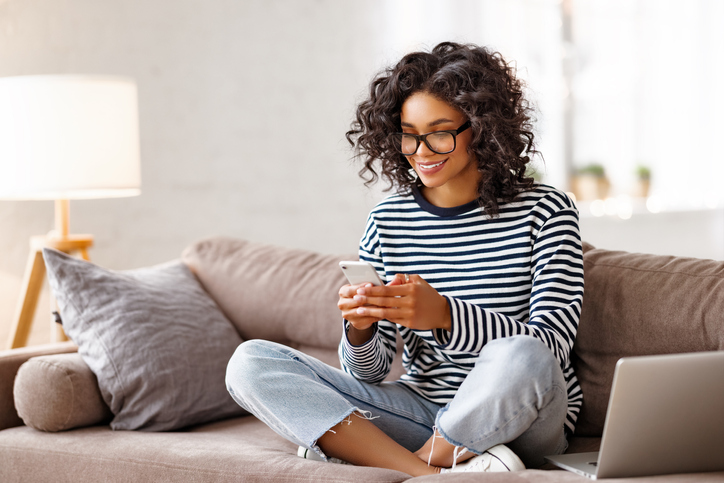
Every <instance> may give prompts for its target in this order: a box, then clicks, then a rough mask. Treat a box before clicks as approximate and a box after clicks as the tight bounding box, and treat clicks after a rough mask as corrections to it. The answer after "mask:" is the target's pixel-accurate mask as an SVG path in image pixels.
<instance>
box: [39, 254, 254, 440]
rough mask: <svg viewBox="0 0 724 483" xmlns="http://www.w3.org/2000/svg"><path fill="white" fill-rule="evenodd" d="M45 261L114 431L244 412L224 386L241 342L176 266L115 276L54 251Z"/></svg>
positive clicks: (67, 328)
mask: <svg viewBox="0 0 724 483" xmlns="http://www.w3.org/2000/svg"><path fill="white" fill-rule="evenodd" d="M43 257H44V258H45V264H46V267H47V270H48V280H49V282H50V286H51V289H52V290H53V293H54V294H55V297H56V298H57V300H58V305H59V307H60V314H61V318H62V321H63V329H64V330H65V332H66V334H67V335H68V337H69V338H70V339H71V340H72V341H73V342H75V343H76V344H77V345H78V352H79V353H80V355H81V356H82V357H83V360H84V361H85V362H86V364H88V366H89V367H90V369H91V370H92V371H93V373H94V374H95V375H96V377H97V378H98V386H99V388H100V391H101V394H102V396H103V400H104V401H105V402H106V404H107V405H108V407H109V408H110V409H111V411H112V412H113V415H114V416H113V419H112V421H111V428H112V429H126V430H129V429H141V430H147V431H166V430H172V429H178V428H181V427H184V426H188V425H191V424H200V423H204V422H208V421H212V420H216V419H221V418H225V417H230V416H235V415H239V414H242V413H243V410H242V409H241V408H240V407H239V406H238V405H237V404H236V403H235V402H234V401H233V399H231V396H230V395H229V394H228V392H227V391H226V386H225V383H224V375H225V373H226V365H227V363H228V361H229V359H230V357H231V355H232V354H233V352H234V350H235V349H236V347H237V346H238V345H239V344H240V343H241V342H242V341H241V338H240V337H239V335H238V333H237V332H236V330H235V329H234V328H233V326H232V325H231V323H230V322H229V321H228V320H227V319H226V317H225V316H224V315H223V314H222V313H221V311H220V310H219V308H218V306H217V305H216V303H215V302H214V301H213V300H212V299H211V297H209V295H208V294H207V293H206V292H205V291H204V290H203V288H202V287H201V285H200V284H199V282H198V281H197V280H196V278H195V276H194V275H193V273H191V271H190V270H189V269H188V268H187V267H186V265H184V263H183V262H181V261H180V260H175V261H172V262H168V263H165V264H162V265H157V266H154V267H148V268H141V269H136V270H128V271H122V272H117V271H112V270H106V269H104V268H101V267H98V266H96V265H93V264H92V263H89V262H86V261H83V260H80V259H76V258H73V257H70V256H68V255H66V254H64V253H62V252H60V251H57V250H53V249H48V248H46V249H43Z"/></svg>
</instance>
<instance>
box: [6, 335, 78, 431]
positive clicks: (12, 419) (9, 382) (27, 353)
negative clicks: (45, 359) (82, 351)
mask: <svg viewBox="0 0 724 483" xmlns="http://www.w3.org/2000/svg"><path fill="white" fill-rule="evenodd" d="M77 350H78V347H77V346H76V345H75V344H74V343H73V342H70V341H68V342H56V343H53V344H43V345H34V346H30V347H19V348H17V349H12V350H0V430H3V429H5V428H12V427H13V426H20V425H22V424H23V420H22V419H20V416H18V414H17V411H16V409H15V398H14V397H13V385H14V383H15V376H16V375H17V373H18V369H20V366H22V365H23V364H24V363H25V362H27V361H28V359H30V358H32V357H37V356H41V355H50V354H59V353H65V352H76V351H77Z"/></svg>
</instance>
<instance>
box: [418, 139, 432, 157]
mask: <svg viewBox="0 0 724 483" xmlns="http://www.w3.org/2000/svg"><path fill="white" fill-rule="evenodd" d="M432 154H435V153H434V152H433V151H432V150H430V148H428V147H427V144H426V143H425V141H420V145H419V146H418V147H417V151H415V155H417V156H430V155H432Z"/></svg>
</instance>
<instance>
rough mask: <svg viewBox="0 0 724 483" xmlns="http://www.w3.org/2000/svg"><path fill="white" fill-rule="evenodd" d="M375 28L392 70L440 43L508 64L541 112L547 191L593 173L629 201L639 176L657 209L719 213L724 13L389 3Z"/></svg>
mask: <svg viewBox="0 0 724 483" xmlns="http://www.w3.org/2000/svg"><path fill="white" fill-rule="evenodd" d="M566 9H568V12H569V17H567V18H566V16H565V15H564V12H565V11H566ZM383 21H384V22H385V23H386V28H385V29H384V32H385V33H386V34H385V35H386V38H384V39H381V40H382V41H383V45H385V46H386V47H385V50H386V52H385V55H386V56H387V57H388V58H389V59H388V60H389V61H392V60H394V59H395V58H397V57H398V56H399V55H400V54H401V53H403V52H407V51H409V50H411V49H416V48H421V47H431V46H433V45H434V44H435V43H437V42H439V41H442V40H456V41H462V42H474V43H478V44H483V45H487V46H489V47H491V48H493V49H496V50H499V51H500V52H501V53H502V54H503V55H504V57H506V58H507V59H509V60H511V61H514V62H515V63H516V64H517V67H518V70H519V76H520V77H521V78H523V79H524V80H525V81H526V82H527V84H528V96H529V98H530V99H531V100H532V101H533V102H534V103H535V104H536V105H537V107H538V109H539V111H538V116H537V117H538V122H537V137H538V143H539V148H540V150H541V152H542V153H543V157H544V159H545V162H544V163H543V162H541V161H538V162H537V169H538V171H539V173H540V174H541V175H542V177H543V180H544V181H546V182H548V183H551V184H554V185H556V186H559V187H561V188H568V187H569V177H570V174H571V172H572V171H573V170H575V169H576V168H578V167H583V166H585V165H588V164H592V163H597V164H602V165H603V166H604V168H605V170H606V173H607V176H608V177H609V179H610V181H611V184H612V190H611V194H612V195H613V196H620V195H629V194H630V193H631V191H632V189H633V184H634V181H635V179H636V175H635V170H636V168H637V166H639V165H644V166H646V167H648V168H650V170H651V173H652V174H651V176H652V182H651V183H652V189H651V193H652V195H653V196H654V197H656V199H657V200H658V203H657V207H658V208H659V209H664V210H666V209H687V208H694V209H699V208H707V207H708V208H714V207H716V206H721V205H722V204H723V203H724V196H723V194H724V190H723V189H722V188H721V187H720V186H719V185H720V182H719V180H718V176H717V175H718V168H719V166H722V164H723V163H722V161H724V159H722V158H723V155H722V154H721V151H720V150H719V149H717V147H718V142H717V141H718V138H719V137H720V133H722V132H723V131H724V116H722V115H721V113H722V112H724V95H723V94H722V86H724V35H722V34H721V29H722V27H721V26H722V25H724V2H722V1H720V0H448V1H445V2H440V1H432V0H395V1H389V2H386V3H385V12H384V18H383ZM567 21H570V26H571V29H570V30H569V31H568V32H567V31H566V22H567ZM567 106H569V107H570V110H569V111H567V110H566V109H567ZM567 123H568V124H567ZM567 125H568V126H570V128H569V129H567V128H566V126H567Z"/></svg>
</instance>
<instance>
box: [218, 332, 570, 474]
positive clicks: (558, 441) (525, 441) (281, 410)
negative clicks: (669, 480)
mask: <svg viewBox="0 0 724 483" xmlns="http://www.w3.org/2000/svg"><path fill="white" fill-rule="evenodd" d="M226 387H227V389H228V390H229V393H230V394H231V396H232V397H233V398H234V400H235V401H236V402H237V403H238V404H239V405H240V406H241V407H243V408H244V409H246V410H247V411H249V412H250V413H251V414H253V415H254V416H256V417H257V418H258V419H260V420H261V421H263V422H264V423H266V424H267V425H268V426H269V427H270V428H271V429H272V430H274V431H275V432H276V433H278V434H279V435H281V436H282V437H284V438H286V439H287V440H289V441H291V442H293V443H295V444H298V445H300V446H304V447H307V448H311V449H312V450H314V451H315V452H317V453H318V454H319V455H321V456H322V457H323V458H325V459H326V456H325V455H324V453H323V452H322V450H321V449H320V448H319V447H318V446H317V440H318V439H319V438H320V437H321V436H322V435H323V434H324V433H326V432H327V431H329V430H330V429H331V428H333V427H334V426H336V425H337V424H338V423H340V422H342V421H345V420H348V417H349V416H350V415H351V414H353V413H355V412H357V413H361V414H364V415H365V416H369V419H370V420H371V421H372V422H373V423H374V424H375V426H377V427H379V428H380V429H381V430H382V431H383V432H384V433H385V434H387V435H388V436H390V437H391V438H392V439H393V440H395V441H396V442H397V443H399V444H400V445H401V446H403V447H405V448H407V449H408V450H410V451H416V450H418V449H419V448H421V447H422V445H423V444H424V443H425V442H426V441H427V440H428V439H429V438H430V436H432V434H433V427H434V428H435V429H437V431H438V432H439V433H440V434H441V435H442V436H443V437H444V438H445V439H446V440H447V441H448V442H449V443H451V444H453V445H455V446H457V447H461V448H466V449H467V450H468V451H472V452H474V453H476V454H481V453H482V452H484V451H485V450H486V449H488V448H491V447H492V446H495V445H496V444H506V445H507V446H508V447H509V448H510V449H511V450H513V451H514V452H515V453H516V454H517V455H518V456H519V457H520V458H521V460H522V461H523V463H524V464H525V465H526V467H532V468H534V467H538V466H540V465H542V464H543V463H544V461H543V457H544V456H547V455H552V454H560V453H563V452H564V451H565V449H566V447H567V445H568V444H567V441H566V436H565V434H564V431H563V424H564V420H565V417H566V411H567V404H568V397H567V393H566V384H565V380H564V378H563V374H562V371H561V369H560V367H559V365H558V363H557V361H556V359H555V358H554V357H553V354H552V353H551V351H550V350H549V349H548V348H547V347H546V346H545V345H544V344H543V343H542V342H540V341H539V340H537V339H534V338H532V337H528V336H515V337H509V338H503V339H496V340H494V341H491V342H490V343H488V344H487V345H486V346H485V347H484V348H483V350H482V351H481V353H480V356H479V357H478V361H477V363H476V365H475V367H474V368H473V370H472V371H471V372H470V373H469V374H468V376H467V377H466V379H465V380H464V381H463V383H462V384H461V386H460V388H459V389H458V392H457V393H456V394H455V397H454V398H453V400H452V401H450V402H449V403H448V404H447V405H445V406H439V405H437V404H435V403H433V402H431V401H428V400H427V399H425V398H423V397H422V396H419V395H418V394H416V393H414V392H413V391H412V390H410V389H408V388H407V387H405V386H404V385H403V384H400V383H398V382H383V383H381V384H379V385H373V384H367V383H364V382H360V381H358V380H357V379H355V378H354V377H352V376H350V375H348V374H346V373H345V372H343V371H341V370H339V369H335V368H333V367H331V366H329V365H327V364H324V363H323V362H321V361H319V360H317V359H315V358H313V357H310V356H308V355H306V354H303V353H301V352H299V351H296V350H294V349H291V348H289V347H287V346H284V345H281V344H276V343H274V342H269V341H264V340H249V341H246V342H244V343H243V344H241V345H240V346H239V347H238V348H237V350H236V352H235V353H234V355H233V356H232V358H231V360H230V361H229V365H228V368H227V372H226Z"/></svg>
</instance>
